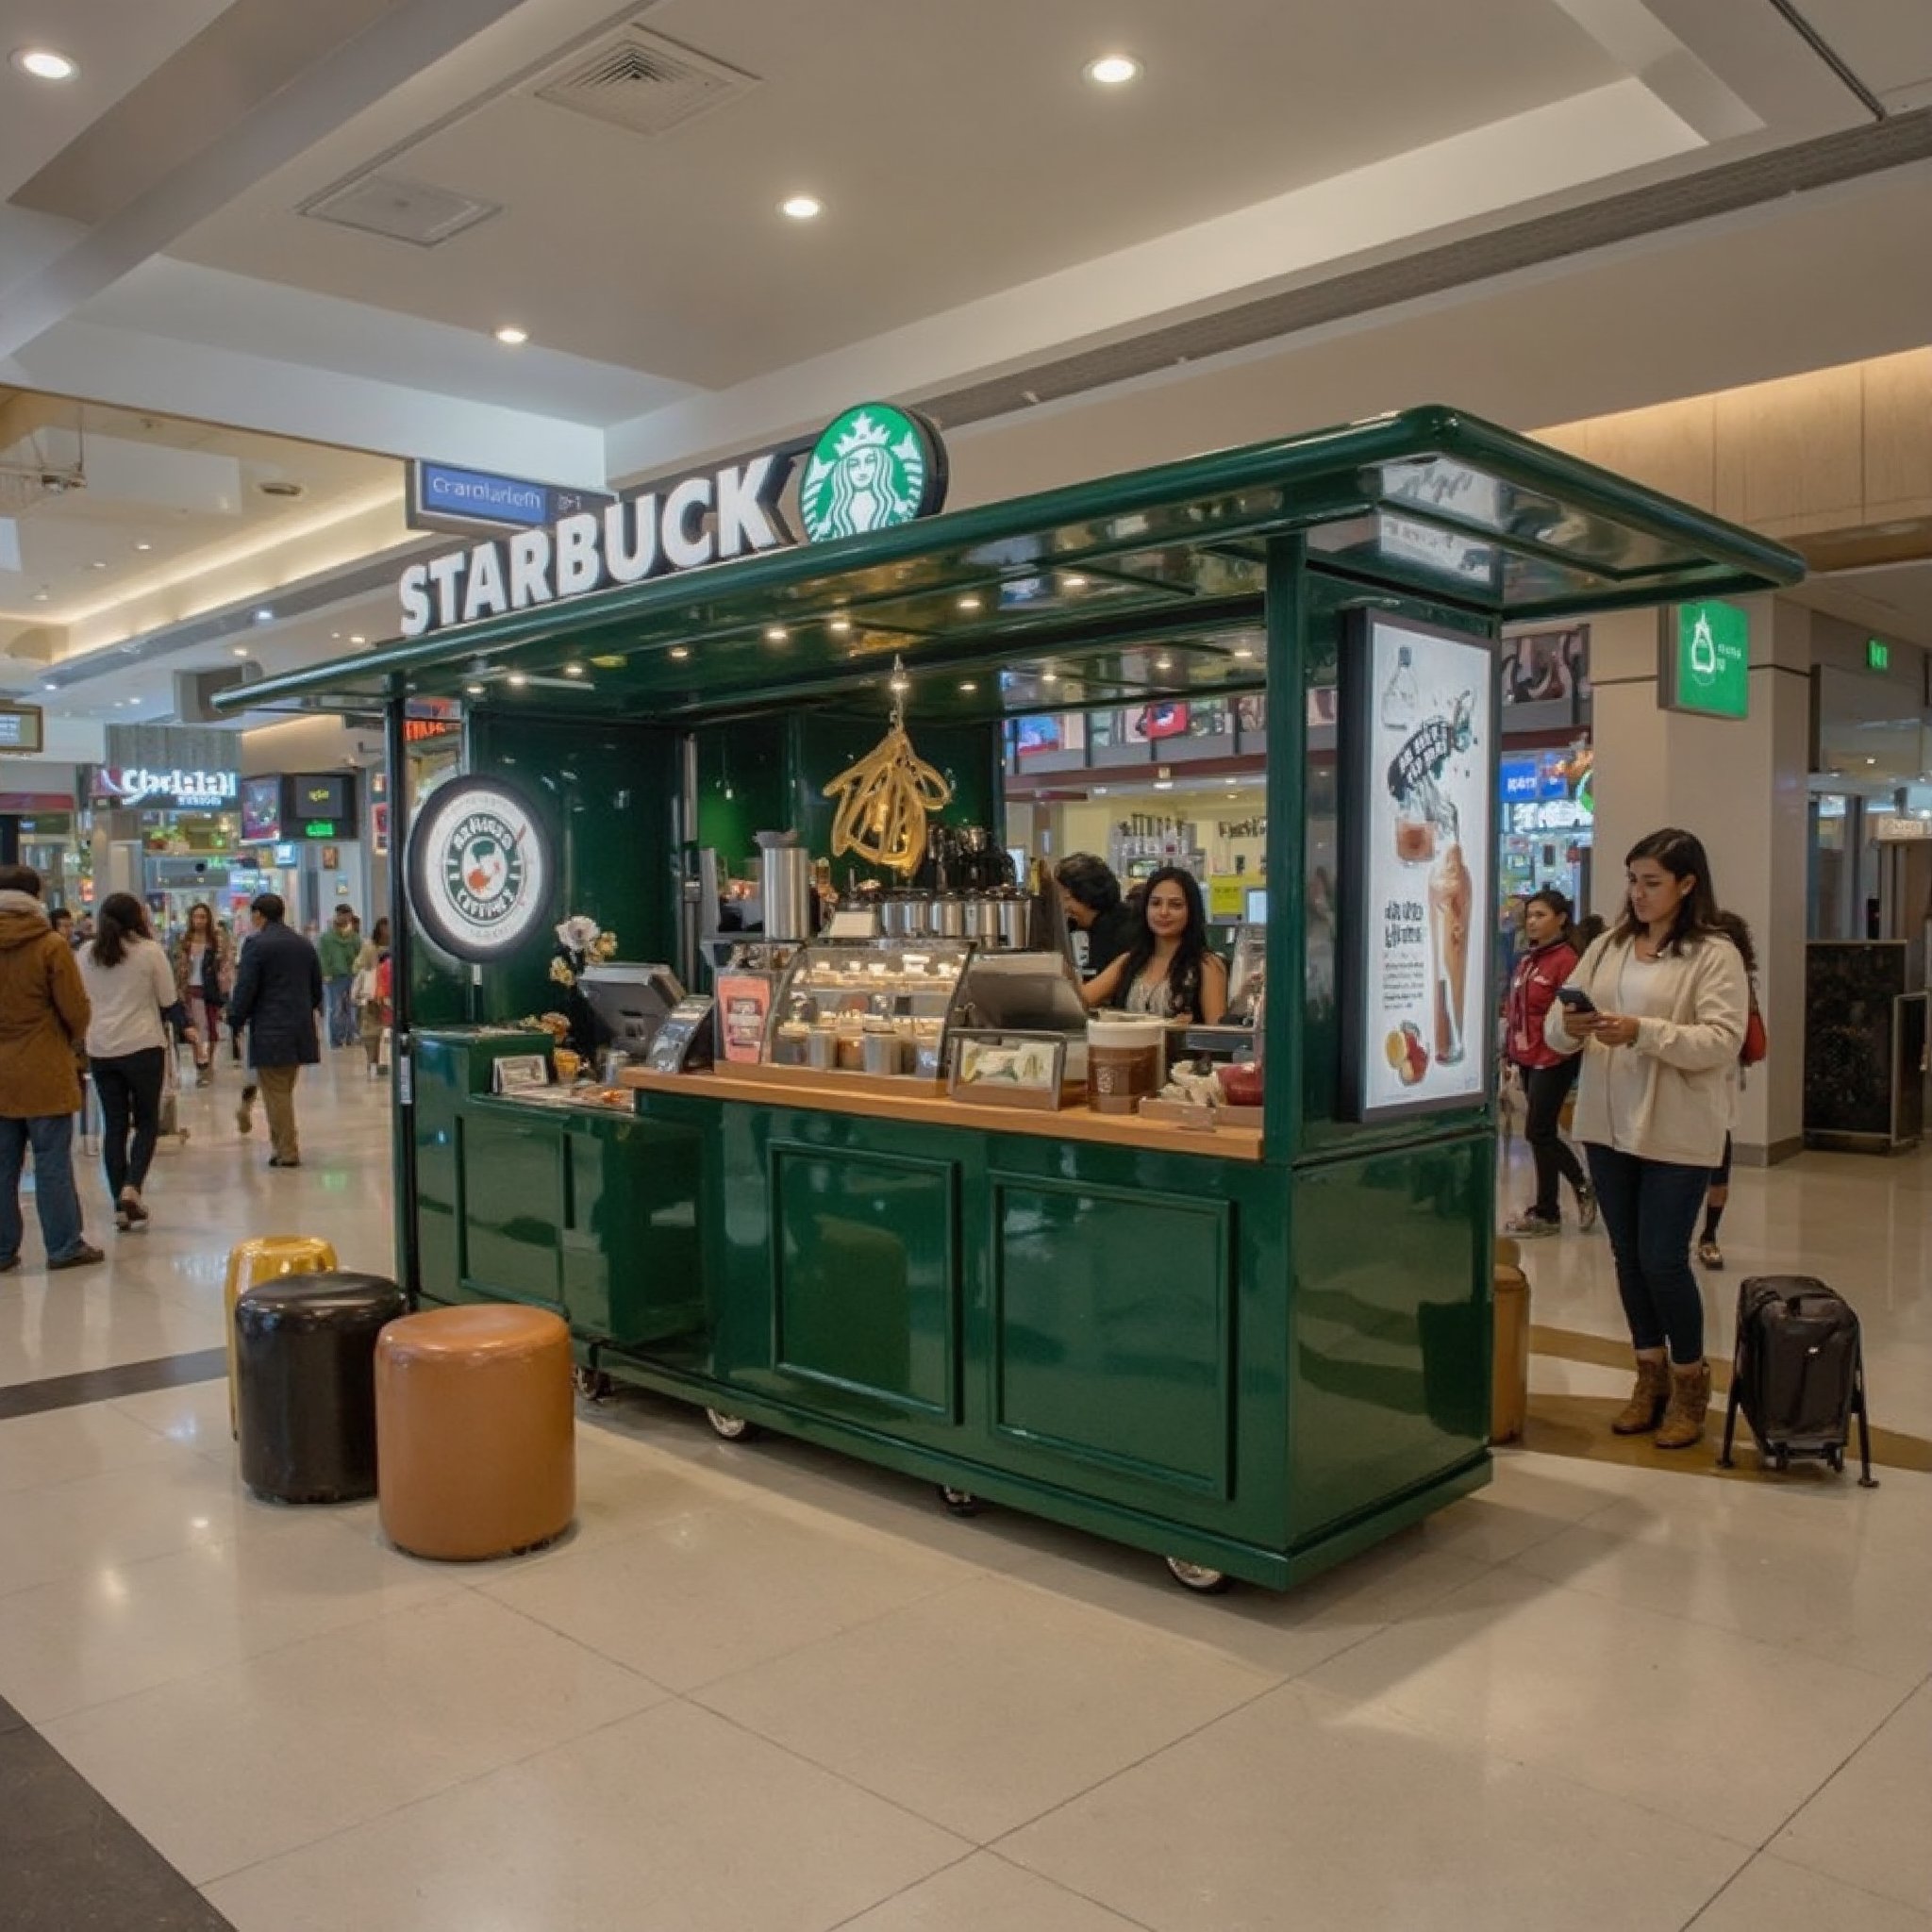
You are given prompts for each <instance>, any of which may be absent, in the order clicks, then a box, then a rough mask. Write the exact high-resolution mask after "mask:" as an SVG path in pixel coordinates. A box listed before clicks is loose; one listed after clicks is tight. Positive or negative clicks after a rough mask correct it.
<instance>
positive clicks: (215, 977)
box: [174, 900, 235, 1087]
mask: <svg viewBox="0 0 1932 1932" xmlns="http://www.w3.org/2000/svg"><path fill="white" fill-rule="evenodd" d="M174 959H175V991H176V992H177V993H178V994H179V996H180V999H181V1002H182V1004H183V1005H184V1006H185V1007H186V1008H187V1009H188V1018H189V1021H190V1022H191V1024H192V1025H193V1027H194V1030H195V1031H196V1033H198V1034H199V1035H200V1039H199V1041H197V1042H196V1045H195V1049H194V1084H195V1085H196V1086H197V1087H206V1086H208V1084H209V1083H210V1082H211V1081H212V1080H213V1079H214V1076H215V1041H216V1039H217V1038H218V1036H219V1034H220V1031H221V1024H222V1008H223V1006H224V1005H225V1002H226V1000H227V997H228V994H229V992H230V991H232V990H233V988H234V984H235V949H234V947H233V946H232V945H231V944H230V943H229V941H228V936H227V934H226V933H225V932H224V931H223V930H222V929H221V927H220V926H218V925H217V924H215V915H214V908H212V907H211V906H208V905H205V904H203V903H202V902H201V901H199V900H197V901H196V902H195V904H193V905H192V906H191V907H190V908H188V924H187V925H186V926H185V927H183V928H182V932H181V937H180V939H179V940H177V941H175V948H174Z"/></svg>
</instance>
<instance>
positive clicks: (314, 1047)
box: [228, 892, 322, 1167]
mask: <svg viewBox="0 0 1932 1932" xmlns="http://www.w3.org/2000/svg"><path fill="white" fill-rule="evenodd" d="M248 910H249V917H250V919H251V920H252V922H253V923H254V926H255V934H254V937H253V938H252V939H250V941H248V943H247V944H246V945H245V946H244V947H243V948H242V965H241V968H240V970H239V971H238V972H237V974H236V975H235V991H234V994H233V996H232V997H231V998H230V999H229V1001H228V1025H229V1027H230V1029H231V1030H232V1031H233V1032H235V1033H237V1034H240V1032H241V1031H242V1028H243V1027H244V1026H245V1027H247V1029H248V1064H249V1066H250V1067H252V1068H253V1069H254V1071H255V1077H256V1079H257V1081H258V1082H259V1084H260V1087H261V1104H262V1108H263V1110H264V1111H265V1112H266V1113H267V1115H268V1137H269V1141H270V1145H271V1147H272V1148H273V1152H272V1153H271V1154H270V1156H269V1163H268V1164H269V1165H270V1166H271V1167H300V1166H301V1165H302V1146H301V1142H300V1141H299V1140H298V1139H297V1137H296V1133H295V1082H296V1080H297V1078H298V1077H299V1076H300V1074H301V1072H302V1069H303V1068H304V1067H312V1066H314V1065H315V1064H316V1062H317V1061H319V1060H320V1059H321V1058H322V1047H321V1045H320V1043H319V1041H318V1040H317V1038H316V1022H317V1018H318V1016H319V1015H320V1013H321V1011H322V961H321V960H320V959H318V958H316V957H315V948H314V947H313V946H311V945H310V944H309V943H308V941H307V940H306V939H304V938H303V937H302V935H301V934H300V933H299V932H291V931H290V929H289V926H288V924H287V923H286V922H287V913H288V908H286V907H285V906H284V905H283V904H282V902H281V899H280V897H279V896H278V895H277V894H276V893H274V892H264V893H262V895H261V896H260V897H259V898H258V899H257V900H256V902H255V903H254V905H253V906H251V907H250V908H248ZM253 1091H254V1090H253V1089H252V1088H250V1089H244V1090H243V1093H242V1106H241V1108H240V1111H239V1112H238V1113H237V1115H236V1121H237V1124H239V1125H240V1126H241V1129H242V1132H243V1133H244V1134H245V1133H247V1132H248V1130H249V1129H250V1128H251V1127H252V1126H253V1125H254V1124H255V1122H254V1117H253V1115H252V1114H251V1113H250V1112H249V1108H248V1103H249V1100H250V1099H251V1098H252V1097H253Z"/></svg>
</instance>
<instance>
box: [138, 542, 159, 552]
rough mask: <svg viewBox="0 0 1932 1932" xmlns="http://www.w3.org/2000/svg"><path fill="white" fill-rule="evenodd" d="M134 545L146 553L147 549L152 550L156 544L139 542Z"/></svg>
mask: <svg viewBox="0 0 1932 1932" xmlns="http://www.w3.org/2000/svg"><path fill="white" fill-rule="evenodd" d="M134 547H135V548H136V549H137V550H139V551H142V553H145V552H147V551H150V550H152V549H153V548H154V547H155V546H154V545H153V544H152V543H137V544H136V545H135V546H134Z"/></svg>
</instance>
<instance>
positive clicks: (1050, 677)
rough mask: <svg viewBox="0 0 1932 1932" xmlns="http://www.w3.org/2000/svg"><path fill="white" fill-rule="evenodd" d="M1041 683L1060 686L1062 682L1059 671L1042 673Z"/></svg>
mask: <svg viewBox="0 0 1932 1932" xmlns="http://www.w3.org/2000/svg"><path fill="white" fill-rule="evenodd" d="M1040 681H1041V684H1058V682H1059V681H1060V675H1059V673H1058V671H1042V672H1041V674H1040Z"/></svg>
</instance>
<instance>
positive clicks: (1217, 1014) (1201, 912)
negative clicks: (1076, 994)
mask: <svg viewBox="0 0 1932 1932" xmlns="http://www.w3.org/2000/svg"><path fill="white" fill-rule="evenodd" d="M1080 997H1081V998H1082V999H1083V1000H1085V1001H1086V1002H1087V1004H1088V1005H1089V1006H1090V1007H1124V1008H1126V1009H1127V1010H1128V1012H1130V1013H1153V1014H1156V1015H1158V1017H1159V1018H1161V1019H1163V1020H1197V1021H1200V1022H1201V1023H1203V1024H1206V1025H1208V1026H1213V1025H1218V1024H1220V1021H1221V1016H1222V1015H1223V1014H1224V1013H1225V1012H1226V1011H1227V968H1226V967H1225V966H1224V965H1223V964H1222V963H1221V960H1220V958H1219V957H1218V956H1217V955H1215V954H1214V953H1211V952H1209V951H1208V908H1207V907H1206V906H1205V905H1204V904H1203V903H1202V900H1201V888H1200V886H1199V885H1198V884H1196V883H1195V880H1194V875H1193V874H1192V873H1191V872H1186V871H1183V870H1182V869H1181V867H1179V866H1177V865H1164V866H1162V867H1161V869H1160V870H1159V871H1158V873H1156V874H1154V876H1153V877H1152V878H1151V879H1149V880H1148V881H1147V887H1146V891H1145V893H1144V895H1143V896H1142V898H1141V924H1140V928H1139V930H1138V931H1137V932H1136V933H1135V935H1134V940H1133V943H1132V944H1131V945H1129V946H1128V948H1127V950H1126V951H1125V952H1124V953H1122V954H1120V955H1118V956H1117V957H1116V958H1114V960H1113V962H1112V963H1111V964H1110V965H1108V966H1107V967H1106V968H1104V969H1103V970H1102V971H1101V972H1100V973H1099V974H1097V975H1096V976H1095V977H1094V978H1092V979H1090V980H1089V981H1088V982H1087V984H1086V985H1085V986H1083V987H1082V988H1081V989H1080Z"/></svg>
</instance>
